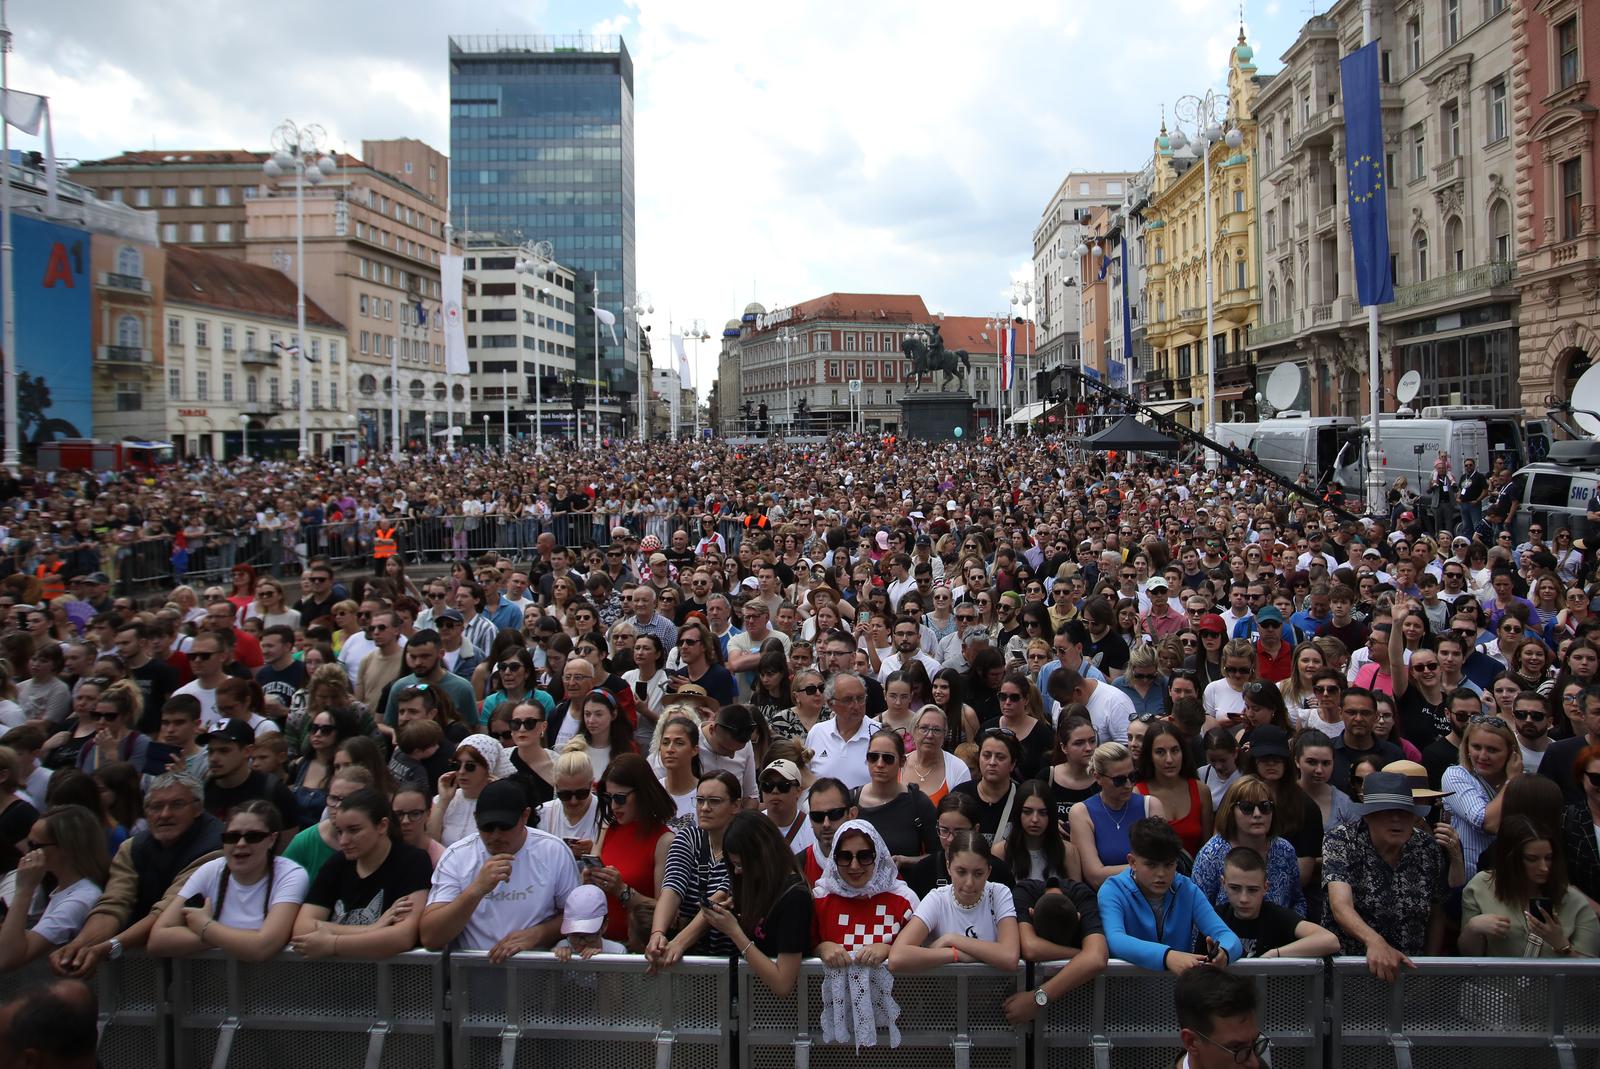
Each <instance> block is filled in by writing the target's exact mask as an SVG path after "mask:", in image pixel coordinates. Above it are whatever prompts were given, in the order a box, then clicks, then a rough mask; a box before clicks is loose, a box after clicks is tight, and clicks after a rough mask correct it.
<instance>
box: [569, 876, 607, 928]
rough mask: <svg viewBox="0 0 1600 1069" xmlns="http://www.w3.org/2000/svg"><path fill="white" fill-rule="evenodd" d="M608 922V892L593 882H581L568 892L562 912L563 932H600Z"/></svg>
mask: <svg viewBox="0 0 1600 1069" xmlns="http://www.w3.org/2000/svg"><path fill="white" fill-rule="evenodd" d="M605 923H606V893H605V892H604V891H602V890H600V888H598V887H596V886H595V885H594V884H592V883H583V884H579V885H578V886H577V887H574V888H573V889H572V890H571V891H569V892H568V893H567V908H566V909H565V910H564V911H563V912H562V914H561V934H562V935H571V934H572V933H573V932H580V933H589V934H592V933H594V932H598V931H599V930H600V929H601V928H603V927H605Z"/></svg>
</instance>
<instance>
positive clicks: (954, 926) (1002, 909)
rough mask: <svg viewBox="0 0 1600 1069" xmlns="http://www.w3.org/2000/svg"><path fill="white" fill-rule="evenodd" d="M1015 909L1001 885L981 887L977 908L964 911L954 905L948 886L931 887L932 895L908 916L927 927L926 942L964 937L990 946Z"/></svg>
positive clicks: (1008, 892) (951, 889) (991, 884)
mask: <svg viewBox="0 0 1600 1069" xmlns="http://www.w3.org/2000/svg"><path fill="white" fill-rule="evenodd" d="M1016 915H1017V907H1016V905H1015V903H1013V902H1012V899H1011V889H1010V888H1008V887H1006V886H1005V885H1004V884H999V883H993V882H989V883H985V884H984V885H983V895H982V896H981V897H980V898H979V899H978V904H977V905H975V906H973V907H972V908H971V909H965V908H963V907H961V906H959V905H957V904H956V899H955V888H953V887H951V886H950V885H949V884H945V885H944V886H943V887H935V888H934V889H933V893H931V894H930V895H928V897H927V898H924V899H923V900H922V901H921V902H920V903H918V905H917V911H916V912H915V913H914V914H912V916H914V917H916V918H917V919H918V920H920V921H922V923H923V924H926V925H927V926H928V942H930V943H931V942H933V941H934V940H936V939H938V938H939V937H940V936H943V935H964V936H966V937H967V938H968V939H982V940H984V941H986V942H990V943H992V942H994V941H995V940H996V939H997V938H999V934H1000V922H1001V921H1002V920H1004V919H1005V918H1007V917H1015V916H1016Z"/></svg>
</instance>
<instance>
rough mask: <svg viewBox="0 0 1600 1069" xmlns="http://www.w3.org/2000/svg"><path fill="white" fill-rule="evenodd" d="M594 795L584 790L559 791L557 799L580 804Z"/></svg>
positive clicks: (586, 789) (590, 791)
mask: <svg viewBox="0 0 1600 1069" xmlns="http://www.w3.org/2000/svg"><path fill="white" fill-rule="evenodd" d="M593 793H594V792H593V791H592V790H589V789H588V788H584V789H583V790H581V791H557V792H556V797H557V798H559V799H561V800H562V801H563V802H578V801H582V800H583V799H585V798H588V797H589V796H590V795H592V794H593Z"/></svg>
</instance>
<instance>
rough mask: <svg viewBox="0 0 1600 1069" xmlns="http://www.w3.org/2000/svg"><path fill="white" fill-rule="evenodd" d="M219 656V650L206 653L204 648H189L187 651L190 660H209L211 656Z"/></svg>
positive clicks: (220, 654) (220, 652) (220, 653)
mask: <svg viewBox="0 0 1600 1069" xmlns="http://www.w3.org/2000/svg"><path fill="white" fill-rule="evenodd" d="M220 656H222V651H220V650H217V651H213V652H211V653H207V652H206V651H205V650H190V651H189V660H191V661H209V660H210V659H211V658H213V657H220Z"/></svg>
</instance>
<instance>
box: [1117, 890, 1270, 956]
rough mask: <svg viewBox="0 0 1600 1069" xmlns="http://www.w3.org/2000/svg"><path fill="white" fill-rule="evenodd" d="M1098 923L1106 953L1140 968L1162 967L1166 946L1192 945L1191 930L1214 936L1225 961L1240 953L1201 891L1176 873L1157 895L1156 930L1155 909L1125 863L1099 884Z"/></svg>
mask: <svg viewBox="0 0 1600 1069" xmlns="http://www.w3.org/2000/svg"><path fill="white" fill-rule="evenodd" d="M1099 898H1100V923H1101V926H1102V927H1104V928H1105V932H1106V942H1107V944H1108V945H1109V946H1110V949H1111V956H1112V957H1113V958H1121V959H1122V960H1123V961H1128V962H1132V963H1133V964H1135V965H1137V966H1139V967H1140V968H1141V969H1149V970H1150V971H1151V972H1161V971H1162V970H1164V969H1165V968H1166V967H1167V951H1169V950H1179V951H1184V952H1188V951H1189V950H1190V949H1191V948H1192V947H1193V946H1194V945H1195V937H1194V930H1195V929H1196V928H1199V929H1200V932H1201V934H1203V935H1207V936H1210V937H1211V938H1212V939H1214V940H1216V942H1217V945H1218V946H1220V947H1222V949H1223V950H1224V951H1225V952H1226V953H1227V955H1228V961H1229V962H1235V961H1238V960H1239V959H1240V958H1242V957H1244V944H1243V943H1241V942H1239V937H1238V936H1236V935H1234V934H1233V930H1232V929H1230V928H1229V927H1228V926H1227V925H1226V924H1224V923H1223V921H1222V918H1221V917H1219V916H1217V911H1216V910H1215V909H1213V908H1212V907H1211V903H1210V902H1207V901H1206V896H1205V895H1204V894H1203V893H1201V891H1200V888H1198V887H1196V886H1195V883H1194V881H1193V880H1191V879H1189V877H1187V876H1185V875H1183V874H1182V873H1176V874H1174V875H1173V877H1172V886H1171V887H1170V888H1168V890H1167V895H1166V898H1165V899H1164V900H1163V913H1164V916H1165V920H1164V923H1163V924H1162V927H1161V934H1159V935H1158V934H1157V933H1156V916H1155V911H1154V910H1152V909H1151V908H1150V902H1149V900H1148V899H1146V898H1145V896H1144V892H1143V891H1141V890H1139V885H1138V884H1136V883H1134V882H1133V872H1132V870H1131V869H1124V870H1123V871H1121V872H1119V873H1117V874H1116V875H1115V876H1113V877H1111V879H1109V880H1107V881H1106V882H1105V883H1104V884H1102V885H1101V886H1100V895H1099Z"/></svg>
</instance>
